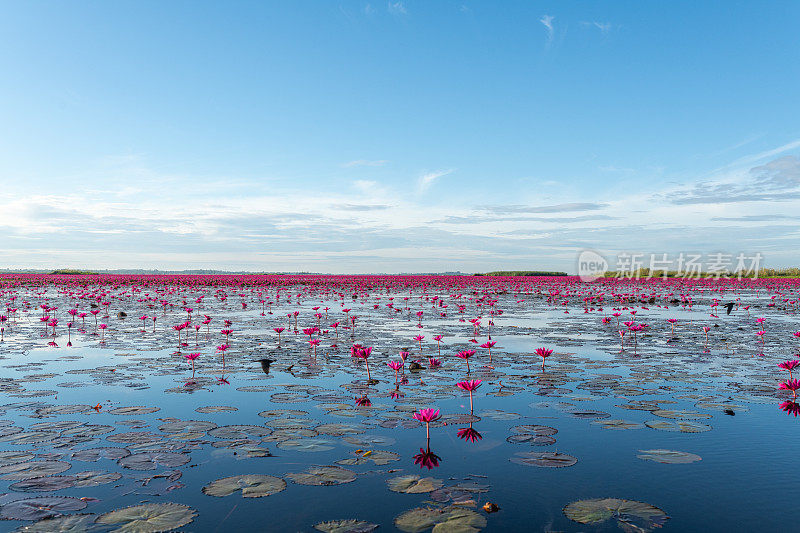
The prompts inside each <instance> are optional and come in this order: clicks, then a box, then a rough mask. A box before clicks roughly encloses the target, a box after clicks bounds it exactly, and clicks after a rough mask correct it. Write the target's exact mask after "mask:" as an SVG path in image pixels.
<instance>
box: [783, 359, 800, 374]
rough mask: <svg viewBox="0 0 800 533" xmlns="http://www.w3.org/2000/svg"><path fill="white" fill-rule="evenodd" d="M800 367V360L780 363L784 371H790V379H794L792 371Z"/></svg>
mask: <svg viewBox="0 0 800 533" xmlns="http://www.w3.org/2000/svg"><path fill="white" fill-rule="evenodd" d="M798 366H800V360H798V359H795V360H793V361H784V362H783V363H778V367H779V368H782V369H784V370H788V371H789V379H791V378H792V370H794V369H795V368H797V367H798Z"/></svg>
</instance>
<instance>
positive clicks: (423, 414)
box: [412, 409, 441, 439]
mask: <svg viewBox="0 0 800 533" xmlns="http://www.w3.org/2000/svg"><path fill="white" fill-rule="evenodd" d="M440 416H441V415H440V414H439V410H438V409H420V410H419V412H417V413H414V414H413V415H412V417H413V418H415V419H417V420H419V421H420V422H425V434H426V435H427V437H428V438H429V439H430V438H431V431H430V424H431V422H433V421H435V420H438V419H439V418H440Z"/></svg>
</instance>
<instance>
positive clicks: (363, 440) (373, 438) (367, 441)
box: [342, 435, 397, 448]
mask: <svg viewBox="0 0 800 533" xmlns="http://www.w3.org/2000/svg"><path fill="white" fill-rule="evenodd" d="M342 440H343V441H345V442H346V443H348V444H352V445H353V446H360V447H363V448H372V447H373V446H391V445H393V444H394V443H396V442H397V441H396V440H395V439H393V438H392V437H387V436H384V435H347V436H345V437H343V438H342Z"/></svg>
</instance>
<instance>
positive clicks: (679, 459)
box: [636, 450, 702, 465]
mask: <svg viewBox="0 0 800 533" xmlns="http://www.w3.org/2000/svg"><path fill="white" fill-rule="evenodd" d="M639 451H640V452H641V455H637V456H636V457H638V458H639V459H644V460H646V461H655V462H657V463H666V464H673V465H677V464H688V463H694V462H696V461H701V460H702V457H700V456H699V455H695V454H693V453H688V452H679V451H676V450H639Z"/></svg>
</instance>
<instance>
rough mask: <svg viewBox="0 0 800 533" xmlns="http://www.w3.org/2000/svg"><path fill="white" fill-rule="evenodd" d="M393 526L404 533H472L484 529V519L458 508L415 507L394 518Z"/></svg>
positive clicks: (472, 512)
mask: <svg viewBox="0 0 800 533" xmlns="http://www.w3.org/2000/svg"><path fill="white" fill-rule="evenodd" d="M394 525H395V526H396V527H397V529H399V530H400V531H405V532H406V533H422V532H423V531H427V530H429V529H432V530H433V532H434V533H446V532H453V533H455V532H459V533H474V532H477V531H480V530H481V529H482V528H484V527H486V518H484V517H483V516H481V515H479V514H478V513H476V512H475V511H472V510H470V509H462V508H458V507H445V508H443V509H434V508H430V507H417V508H415V509H411V510H409V511H406V512H405V513H403V514H401V515H399V516H398V517H397V518H395V519H394Z"/></svg>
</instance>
